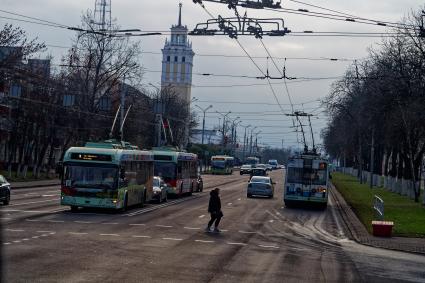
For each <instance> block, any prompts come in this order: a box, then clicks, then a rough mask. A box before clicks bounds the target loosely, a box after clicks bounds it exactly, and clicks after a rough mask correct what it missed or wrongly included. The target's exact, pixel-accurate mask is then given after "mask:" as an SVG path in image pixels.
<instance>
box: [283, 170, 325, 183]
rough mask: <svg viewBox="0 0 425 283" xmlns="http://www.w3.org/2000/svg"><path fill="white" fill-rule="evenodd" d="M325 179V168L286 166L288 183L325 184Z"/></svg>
mask: <svg viewBox="0 0 425 283" xmlns="http://www.w3.org/2000/svg"><path fill="white" fill-rule="evenodd" d="M326 181H327V176H326V169H325V170H318V169H312V168H294V167H289V168H288V183H299V184H305V185H310V184H312V185H326Z"/></svg>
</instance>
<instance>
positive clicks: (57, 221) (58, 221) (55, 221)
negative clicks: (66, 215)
mask: <svg viewBox="0 0 425 283" xmlns="http://www.w3.org/2000/svg"><path fill="white" fill-rule="evenodd" d="M47 222H51V223H63V222H65V221H64V220H47Z"/></svg>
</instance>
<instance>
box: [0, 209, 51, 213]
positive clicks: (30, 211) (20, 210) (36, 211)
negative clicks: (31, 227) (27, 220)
mask: <svg viewBox="0 0 425 283" xmlns="http://www.w3.org/2000/svg"><path fill="white" fill-rule="evenodd" d="M0 211H2V212H23V213H49V211H43V210H22V209H0Z"/></svg>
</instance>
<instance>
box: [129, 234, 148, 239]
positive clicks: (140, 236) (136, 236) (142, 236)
mask: <svg viewBox="0 0 425 283" xmlns="http://www.w3.org/2000/svg"><path fill="white" fill-rule="evenodd" d="M132 237H133V238H149V239H150V238H152V237H151V236H144V235H133V236H132Z"/></svg>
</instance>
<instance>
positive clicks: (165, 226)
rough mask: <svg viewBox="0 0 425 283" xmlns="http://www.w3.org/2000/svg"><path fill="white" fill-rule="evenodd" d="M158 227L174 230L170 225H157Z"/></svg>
mask: <svg viewBox="0 0 425 283" xmlns="http://www.w3.org/2000/svg"><path fill="white" fill-rule="evenodd" d="M155 226H156V227H161V228H173V226H169V225H159V224H158V225H155Z"/></svg>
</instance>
